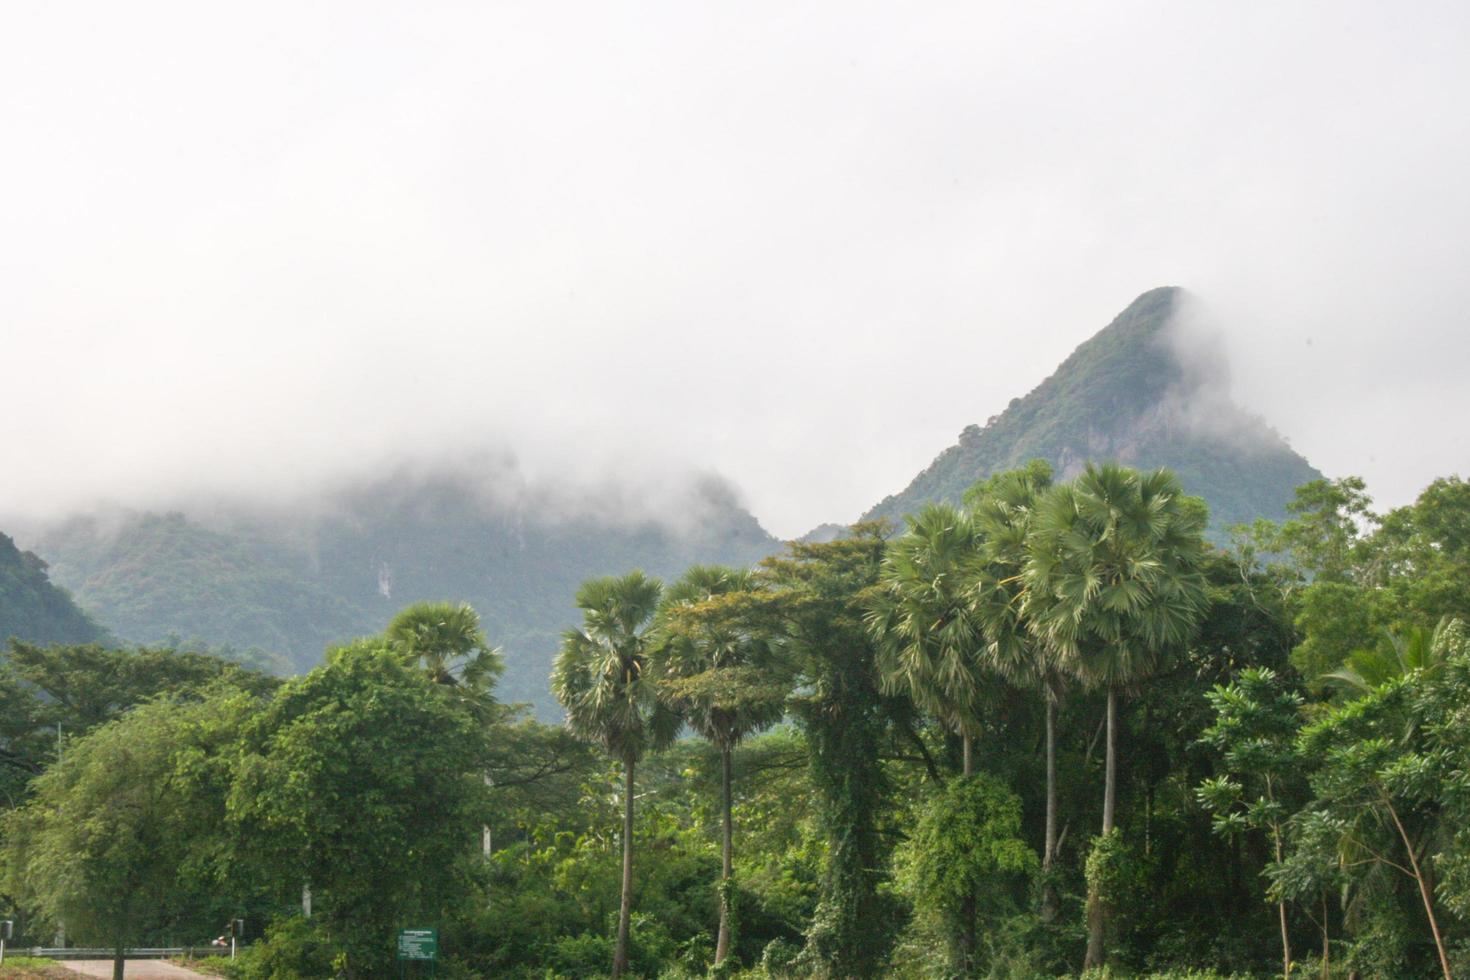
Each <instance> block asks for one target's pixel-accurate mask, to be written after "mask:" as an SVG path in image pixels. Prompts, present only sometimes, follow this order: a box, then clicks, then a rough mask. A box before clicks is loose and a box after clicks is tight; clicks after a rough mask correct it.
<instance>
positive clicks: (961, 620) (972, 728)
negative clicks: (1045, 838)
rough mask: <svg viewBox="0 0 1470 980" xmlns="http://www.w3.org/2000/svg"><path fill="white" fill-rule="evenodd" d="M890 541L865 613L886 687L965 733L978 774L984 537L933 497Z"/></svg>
mask: <svg viewBox="0 0 1470 980" xmlns="http://www.w3.org/2000/svg"><path fill="white" fill-rule="evenodd" d="M906 521H907V523H908V530H907V532H906V533H905V534H903V535H901V536H900V537H899V538H898V539H897V540H895V541H893V542H892V543H891V544H890V545H889V547H888V552H887V555H886V556H885V558H884V559H883V566H882V568H881V570H880V572H879V580H878V591H877V592H876V594H875V595H874V596H873V598H872V600H871V601H870V604H869V608H868V612H867V614H866V616H865V620H866V624H867V627H868V632H869V634H870V635H871V636H872V637H873V641H874V645H875V648H876V652H877V667H878V675H879V679H880V682H881V684H882V686H883V689H884V691H885V693H889V694H895V693H900V692H902V693H906V694H908V695H909V696H910V697H911V698H912V699H913V701H914V703H915V704H917V705H918V706H919V707H920V708H921V709H922V710H924V711H927V712H929V713H930V714H932V715H934V716H935V717H936V718H938V719H939V721H940V722H941V723H942V724H943V725H945V726H946V727H948V728H950V729H952V730H953V731H954V732H955V734H957V735H959V737H960V745H961V752H962V760H963V761H962V770H961V771H962V772H963V774H964V776H965V777H966V778H968V777H970V776H973V775H974V774H975V757H974V740H975V735H976V734H978V732H979V728H980V722H981V719H982V717H983V715H984V705H983V701H984V697H983V695H984V693H985V690H986V687H987V686H988V682H989V680H990V670H989V666H988V664H987V663H986V661H985V658H984V650H985V634H984V631H983V629H982V626H981V621H980V618H979V616H977V615H976V610H975V602H974V581H975V578H976V576H977V575H979V574H980V546H981V537H980V533H979V530H978V528H977V527H976V525H975V523H974V522H973V521H971V520H970V518H969V516H968V515H967V514H964V513H962V512H960V511H957V510H955V509H954V508H953V507H950V506H948V505H945V504H929V505H928V506H926V507H925V508H924V509H923V510H921V511H920V512H919V513H918V514H917V515H916V516H910V517H908V518H906ZM975 907H976V898H975V896H974V895H973V894H970V895H967V896H966V897H965V899H964V901H963V902H961V904H960V908H959V910H958V912H957V922H956V923H955V926H954V930H953V932H952V934H951V941H952V945H951V948H950V956H951V960H952V965H953V967H954V969H955V971H956V972H957V973H960V974H962V975H965V974H968V973H970V972H971V971H972V969H973V967H974V957H975V948H976V936H975Z"/></svg>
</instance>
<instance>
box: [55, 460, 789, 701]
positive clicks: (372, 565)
mask: <svg viewBox="0 0 1470 980" xmlns="http://www.w3.org/2000/svg"><path fill="white" fill-rule="evenodd" d="M515 479H516V477H515V474H514V473H513V472H509V471H506V470H504V469H494V468H492V470H491V471H490V472H488V473H487V472H485V471H483V470H475V469H454V468H452V467H446V468H441V469H439V470H436V471H427V472H426V471H409V470H403V471H401V472H399V473H397V474H395V475H392V476H388V477H383V478H378V479H372V480H364V481H360V482H358V483H355V484H352V485H350V486H346V487H343V488H339V489H338V490H336V491H334V492H332V493H330V494H327V495H324V496H323V497H321V498H318V499H314V500H312V501H311V502H310V503H309V504H301V505H299V506H297V507H294V508H273V509H272V508H266V507H253V506H241V505H233V506H222V505H219V504H217V503H216V504H212V505H210V506H207V507H202V508H201V509H200V513H201V514H203V515H206V516H204V517H202V518H196V517H194V516H192V515H185V514H181V513H177V512H175V513H168V514H163V515H158V514H148V513H143V514H130V515H122V516H118V515H111V516H109V517H108V518H106V519H99V518H97V517H87V516H84V517H77V518H73V519H72V520H70V521H67V522H66V523H64V524H61V525H58V526H56V527H53V528H52V529H50V530H49V531H47V532H45V533H44V534H42V535H41V536H40V539H39V541H38V543H37V550H38V551H39V552H41V553H42V554H44V555H46V556H47V558H48V560H49V561H51V563H52V567H53V570H54V574H55V575H56V578H57V580H58V581H60V582H63V583H65V584H66V585H67V586H68V587H70V588H72V589H73V590H74V591H75V592H76V594H77V596H78V598H79V599H80V600H81V601H82V602H83V603H84V604H86V605H87V606H88V608H91V609H95V610H96V611H97V612H98V614H99V615H100V616H102V617H103V618H104V619H105V620H106V621H107V622H109V623H110V624H112V625H113V627H114V628H115V629H116V631H117V632H118V634H119V636H120V637H122V638H124V639H126V640H130V641H133V642H138V643H165V642H169V641H170V639H171V638H172V639H176V640H183V641H202V642H203V643H205V644H208V645H210V646H215V647H218V646H221V645H227V646H231V647H234V648H236V649H237V650H240V651H245V650H248V649H249V648H260V649H263V650H266V651H272V652H277V653H281V654H284V655H285V656H286V657H287V658H288V659H289V660H290V661H291V663H292V664H293V665H294V666H295V667H297V668H300V669H304V668H308V667H310V666H312V665H314V664H316V663H317V662H318V661H319V659H320V657H321V654H322V651H323V648H324V647H325V646H326V645H327V644H329V643H332V642H340V641H342V640H345V639H349V638H352V637H354V636H360V635H366V634H370V633H376V632H379V631H381V630H382V629H383V628H384V626H385V625H386V624H387V622H388V620H389V619H390V618H391V617H392V615H393V614H394V613H395V612H397V611H398V610H399V609H401V608H403V607H404V606H405V605H407V604H409V603H411V602H415V601H418V600H421V599H435V600H439V599H443V600H450V601H455V602H460V601H463V602H468V603H470V604H471V605H473V606H474V607H475V609H476V610H477V611H478V612H479V613H480V615H481V617H482V619H483V622H484V626H485V632H486V635H487V637H488V638H489V639H490V641H491V642H492V643H495V644H498V645H501V646H502V647H504V649H505V652H506V661H507V669H506V673H505V676H504V677H503V678H502V680H501V683H500V694H501V696H502V697H503V698H505V699H506V700H524V701H531V702H534V703H535V704H536V705H537V708H538V710H539V711H540V712H541V713H542V714H543V715H547V716H550V715H553V714H555V713H556V711H555V708H554V707H553V703H552V700H551V696H550V694H549V692H548V690H547V677H548V676H549V674H550V669H551V660H552V658H553V655H554V653H555V651H556V648H557V644H558V638H559V634H560V632H561V631H562V630H563V629H565V628H566V627H568V626H570V625H573V624H574V623H575V622H576V621H577V618H578V617H577V613H576V610H575V609H574V608H573V604H572V597H573V595H574V594H575V592H576V590H577V586H578V585H579V584H580V583H581V582H582V581H583V580H584V579H586V578H589V577H592V576H595V575H606V574H614V573H619V574H620V573H623V572H626V571H628V570H629V569H631V568H642V569H644V570H645V571H646V572H648V573H649V574H652V575H658V576H663V577H672V576H676V575H678V574H680V573H681V572H682V571H683V570H684V569H685V568H686V567H687V566H689V565H691V564H694V563H698V562H721V563H730V564H737V565H747V564H751V563H753V562H755V561H758V560H759V559H760V558H762V557H764V556H765V555H767V554H770V553H772V552H774V551H776V550H777V549H778V548H779V544H778V543H777V542H776V541H775V539H773V538H772V537H771V536H770V535H769V534H767V533H766V532H765V530H764V529H762V528H761V526H760V524H759V523H758V522H757V521H756V520H755V518H754V517H752V516H751V515H750V514H749V513H747V512H746V511H745V510H744V509H743V508H741V507H740V505H739V504H738V502H737V501H736V500H735V498H734V496H733V494H732V492H731V491H730V490H729V488H728V487H727V486H725V485H724V484H723V483H721V482H719V481H715V480H705V481H696V482H694V483H692V484H691V485H690V487H689V488H688V490H687V492H686V493H684V494H682V495H678V496H676V498H675V499H674V500H673V501H672V502H671V503H670V506H669V508H668V512H667V513H664V514H661V515H660V517H659V519H654V518H653V517H651V516H648V515H647V514H646V513H645V514H644V515H643V516H630V515H629V514H628V513H621V512H620V510H621V509H622V508H623V504H624V503H626V501H622V502H620V501H617V500H612V499H610V498H608V497H603V498H600V499H599V500H597V501H595V502H588V501H568V500H566V499H553V498H552V497H551V496H549V495H547V494H544V493H540V492H536V491H527V490H525V488H524V487H523V486H522V487H520V488H519V489H518V490H515V489H513V490H507V489H506V487H507V484H514V482H515ZM594 504H595V505H594ZM252 659H254V658H252Z"/></svg>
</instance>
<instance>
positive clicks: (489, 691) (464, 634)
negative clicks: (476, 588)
mask: <svg viewBox="0 0 1470 980" xmlns="http://www.w3.org/2000/svg"><path fill="white" fill-rule="evenodd" d="M383 635H384V637H386V638H387V640H388V644H389V646H391V647H392V648H393V650H395V651H396V652H397V653H398V654H399V655H400V656H402V657H403V658H404V659H405V660H406V661H407V662H409V663H410V664H413V665H415V666H417V667H419V668H420V669H421V670H423V672H424V673H425V674H426V675H427V676H428V678H429V680H430V681H432V682H434V683H435V684H438V685H441V686H443V687H445V688H447V689H449V690H452V691H453V692H454V693H455V694H456V695H457V696H458V698H459V699H460V701H461V703H462V704H463V705H464V706H465V707H467V708H469V710H470V713H471V714H472V715H473V716H474V717H475V718H476V719H478V720H479V721H480V722H481V723H488V722H490V721H491V720H492V719H493V718H494V716H495V715H496V712H497V707H498V706H497V705H496V702H495V695H494V693H493V692H494V687H495V681H496V679H497V678H499V677H500V672H501V671H502V670H504V669H505V662H504V661H503V660H502V659H501V655H500V651H499V650H498V649H495V648H492V647H491V646H490V645H489V644H488V643H486V641H485V632H484V630H482V629H481V628H480V614H479V613H477V612H475V610H474V609H473V608H472V607H471V606H470V605H469V603H466V602H461V603H460V604H459V605H457V606H456V605H454V604H453V603H450V602H415V603H414V604H413V605H410V606H405V607H404V608H403V609H402V610H400V611H399V613H398V615H396V616H394V617H393V620H392V622H390V623H389V624H388V629H387V630H386V631H384V633H383ZM485 785H486V786H489V785H490V774H489V773H488V772H487V773H486V774H485ZM480 851H481V853H482V854H483V855H484V857H485V859H486V860H489V858H490V854H491V836H490V824H489V823H488V822H487V823H485V824H483V825H482V826H481V828H480ZM307 891H308V892H309V888H308V890H307ZM308 900H309V899H303V905H304V904H305V903H306V902H307V901H308Z"/></svg>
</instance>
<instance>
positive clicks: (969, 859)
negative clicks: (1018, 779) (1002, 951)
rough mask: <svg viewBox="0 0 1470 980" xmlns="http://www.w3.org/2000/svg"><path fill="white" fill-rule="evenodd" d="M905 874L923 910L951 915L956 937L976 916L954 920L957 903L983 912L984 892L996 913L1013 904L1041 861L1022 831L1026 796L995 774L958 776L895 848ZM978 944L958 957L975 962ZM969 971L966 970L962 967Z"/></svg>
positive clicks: (950, 934)
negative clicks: (1027, 843) (1022, 797)
mask: <svg viewBox="0 0 1470 980" xmlns="http://www.w3.org/2000/svg"><path fill="white" fill-rule="evenodd" d="M895 860H896V863H897V865H898V867H899V873H898V878H899V882H900V884H902V885H903V886H904V887H905V888H906V889H907V890H908V891H909V892H910V893H911V894H912V895H913V899H914V904H915V906H916V908H917V909H918V910H919V911H920V912H921V913H923V914H925V915H927V916H931V917H934V918H938V919H941V920H945V921H946V922H947V924H948V927H947V928H946V929H945V930H944V933H945V937H946V938H947V939H948V940H949V941H950V943H951V944H953V943H954V942H955V940H956V939H957V938H958V937H965V936H966V935H967V934H968V932H969V931H970V930H971V929H973V923H969V922H962V923H956V922H954V921H953V920H954V918H955V917H956V910H957V909H963V910H964V911H965V913H966V914H971V915H973V914H975V913H976V911H977V909H976V907H975V905H974V904H972V903H975V902H976V896H979V897H980V903H981V904H983V906H984V911H985V913H987V915H988V917H991V918H994V917H996V916H999V915H1002V914H1005V913H1007V912H1011V911H1012V910H1013V909H1014V904H1015V903H1014V898H1015V896H1016V895H1017V894H1018V892H1019V893H1024V887H1025V883H1026V881H1027V878H1028V876H1029V875H1030V874H1031V873H1032V872H1033V871H1035V869H1036V867H1037V861H1036V853H1035V852H1034V851H1032V850H1031V849H1030V848H1029V847H1027V846H1026V843H1025V841H1024V840H1022V839H1021V801H1020V799H1018V798H1017V797H1016V795H1015V794H1014V793H1013V792H1011V790H1010V788H1009V787H1007V786H1006V785H1005V784H1004V783H1003V782H1001V781H1000V780H998V779H996V778H995V777H994V776H990V775H987V774H984V773H982V774H980V775H972V776H965V777H962V778H960V779H957V780H951V781H950V782H949V783H947V784H946V785H945V786H944V787H943V788H942V789H940V790H939V792H938V793H937V795H936V796H935V797H934V798H933V799H931V800H930V801H929V802H928V803H927V804H926V805H925V806H924V807H922V808H921V809H920V811H919V815H918V819H917V820H916V822H915V823H914V826H913V829H912V832H911V834H910V836H909V838H908V840H906V841H905V842H904V843H903V845H902V846H901V847H900V848H899V849H898V853H897V854H896V856H895ZM972 957H973V950H969V949H963V950H954V951H953V952H952V954H951V962H952V963H955V962H963V963H965V971H966V973H968V971H970V970H973V969H974V964H973V963H972V962H969V961H970V960H971V959H972ZM961 975H966V974H961Z"/></svg>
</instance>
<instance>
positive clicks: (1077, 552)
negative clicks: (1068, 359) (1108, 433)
mask: <svg viewBox="0 0 1470 980" xmlns="http://www.w3.org/2000/svg"><path fill="white" fill-rule="evenodd" d="M1205 519H1206V512H1205V509H1204V505H1203V503H1202V502H1200V501H1197V500H1195V499H1193V498H1188V497H1186V496H1185V495H1184V491H1183V490H1182V489H1181V488H1180V486H1179V481H1178V480H1177V479H1176V478H1175V477H1174V475H1173V474H1172V473H1170V472H1169V471H1168V470H1156V471H1154V472H1152V473H1139V472H1138V471H1136V470H1131V469H1127V468H1124V467H1120V466H1116V465H1112V464H1105V465H1103V466H1093V465H1092V464H1088V466H1087V468H1086V470H1084V471H1083V473H1082V474H1081V475H1080V476H1079V477H1077V479H1076V480H1075V481H1074V482H1072V483H1071V484H1063V485H1060V486H1056V487H1053V488H1052V489H1051V491H1049V492H1048V494H1047V495H1046V497H1045V499H1044V500H1043V501H1042V504H1041V507H1040V508H1039V510H1038V512H1037V515H1036V520H1035V525H1034V527H1033V530H1032V535H1031V544H1030V547H1029V560H1028V562H1027V565H1026V569H1025V573H1024V577H1025V584H1026V590H1027V595H1026V612H1027V614H1028V616H1029V617H1030V623H1031V628H1032V630H1033V631H1034V632H1035V633H1036V635H1037V636H1038V637H1039V638H1040V639H1041V640H1042V641H1043V642H1044V643H1046V644H1047V645H1048V646H1049V647H1050V649H1051V650H1052V651H1053V652H1055V654H1056V655H1057V657H1058V659H1059V661H1060V663H1061V664H1062V665H1063V667H1064V668H1065V669H1066V670H1067V672H1068V673H1070V674H1072V675H1073V676H1075V677H1076V678H1077V679H1078V680H1080V681H1081V682H1082V683H1084V684H1086V685H1087V686H1089V687H1093V688H1103V689H1104V690H1106V691H1107V704H1108V708H1107V762H1106V775H1105V783H1104V790H1103V819H1102V832H1103V836H1105V837H1106V836H1107V835H1108V834H1109V833H1111V831H1112V830H1113V811H1114V801H1115V799H1116V792H1117V790H1116V786H1117V730H1118V719H1117V716H1118V692H1119V691H1120V690H1122V689H1123V688H1125V687H1127V686H1128V685H1131V684H1134V683H1137V682H1138V681H1139V680H1141V679H1143V678H1144V677H1147V676H1148V675H1149V674H1151V673H1152V672H1153V671H1154V670H1155V669H1156V668H1157V667H1158V665H1159V663H1160V661H1161V660H1162V659H1163V657H1164V656H1165V655H1167V654H1168V653H1170V652H1172V651H1174V650H1177V649H1178V648H1180V647H1182V646H1183V645H1184V644H1185V643H1186V642H1187V641H1188V640H1189V638H1190V636H1191V635H1192V633H1193V631H1194V629H1195V626H1196V625H1197V624H1198V622H1199V620H1200V618H1201V616H1202V615H1203V613H1204V609H1205V605H1206V587H1205V579H1204V575H1203V574H1202V573H1201V571H1200V567H1199V566H1200V562H1201V560H1202V559H1203V556H1204V550H1205V546H1204V541H1203V539H1202V538H1201V537H1200V534H1201V532H1202V531H1203V529H1204V524H1205ZM1088 892H1089V894H1088V902H1087V905H1088V916H1087V918H1088V936H1087V959H1086V963H1085V966H1084V968H1091V967H1095V966H1101V965H1102V963H1103V960H1104V959H1105V953H1104V950H1103V934H1104V928H1105V925H1106V923H1105V916H1106V914H1107V910H1106V909H1105V908H1103V905H1102V902H1101V899H1100V897H1099V895H1098V893H1097V891H1096V888H1095V887H1092V886H1091V885H1089V888H1088Z"/></svg>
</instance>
